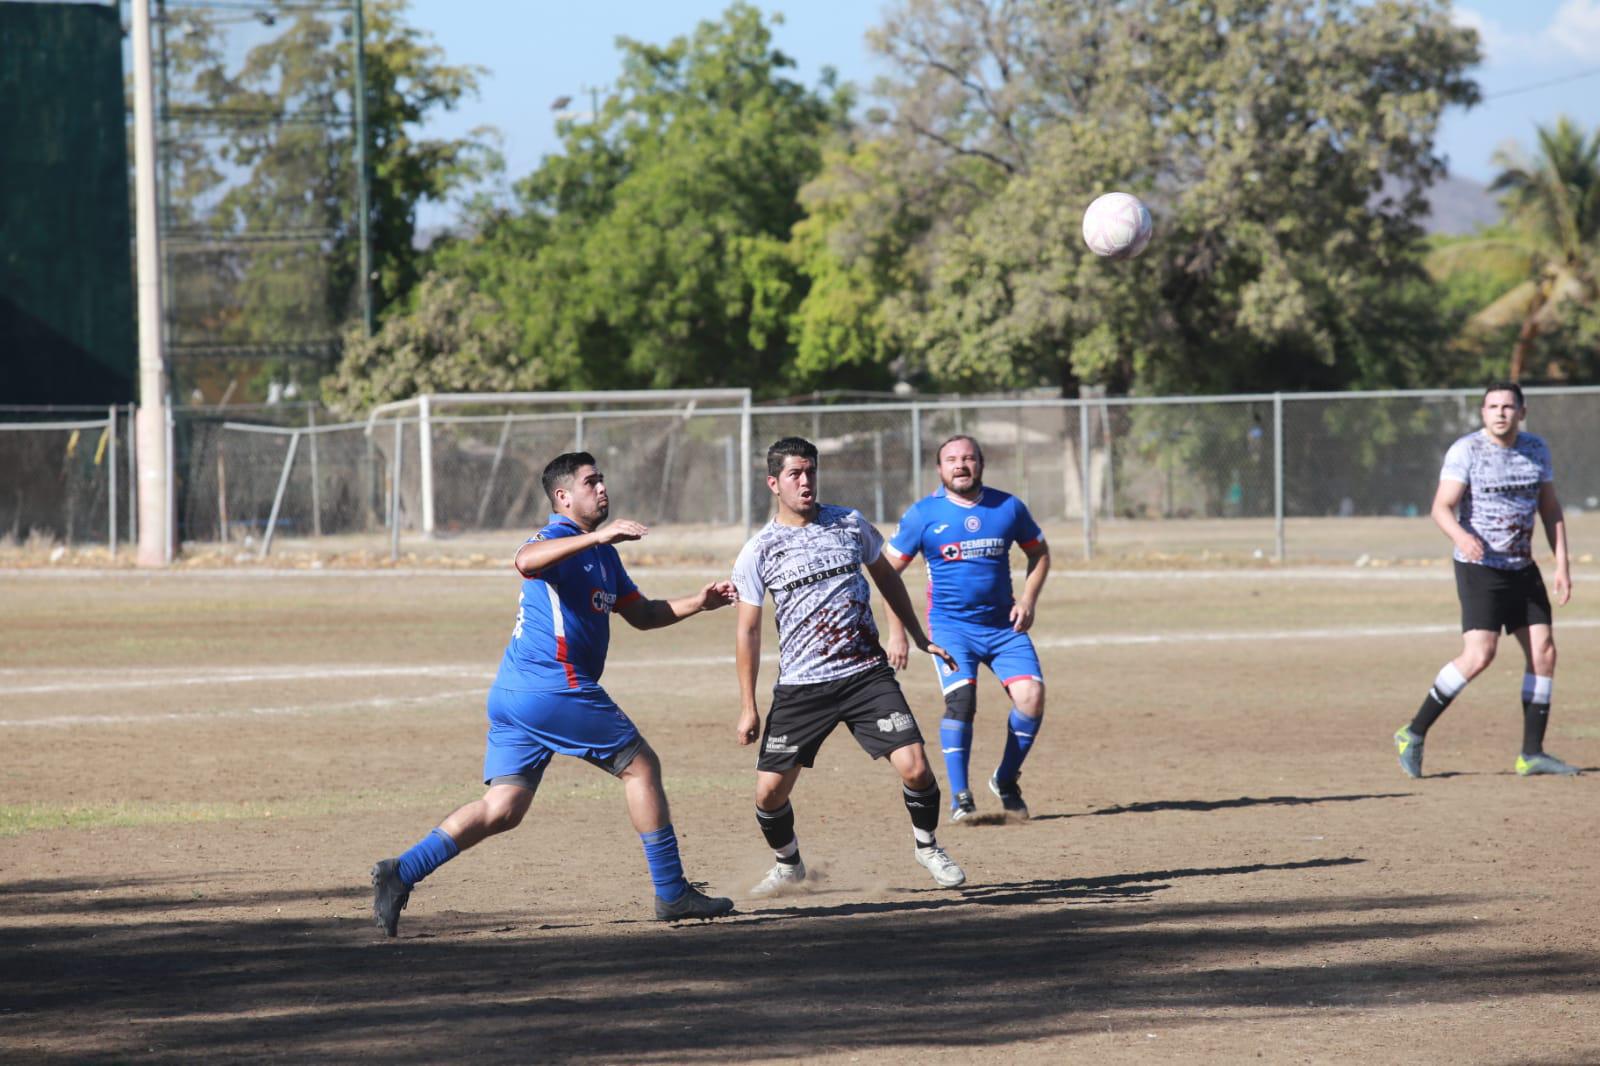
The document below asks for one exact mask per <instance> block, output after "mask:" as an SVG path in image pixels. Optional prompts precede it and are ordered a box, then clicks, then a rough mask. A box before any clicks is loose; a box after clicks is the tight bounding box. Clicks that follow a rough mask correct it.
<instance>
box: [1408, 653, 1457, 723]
mask: <svg viewBox="0 0 1600 1066" xmlns="http://www.w3.org/2000/svg"><path fill="white" fill-rule="evenodd" d="M1466 687H1467V678H1466V676H1465V675H1464V674H1462V672H1461V671H1460V670H1457V669H1456V664H1455V663H1454V662H1448V663H1445V664H1444V668H1443V669H1442V670H1440V671H1439V676H1437V677H1435V678H1434V679H1433V687H1432V688H1430V689H1429V690H1428V694H1427V696H1425V697H1424V698H1423V700H1422V706H1421V707H1418V708H1417V713H1416V716H1415V717H1413V718H1412V719H1411V727H1410V728H1411V731H1412V732H1413V733H1415V734H1416V735H1417V736H1419V737H1423V736H1427V735H1428V730H1429V729H1430V728H1432V726H1433V723H1434V722H1436V721H1438V719H1439V716H1440V715H1441V714H1443V713H1444V709H1445V708H1446V707H1448V706H1450V701H1451V700H1453V699H1455V698H1456V697H1457V696H1458V695H1460V693H1461V690H1462V689H1464V688H1466Z"/></svg>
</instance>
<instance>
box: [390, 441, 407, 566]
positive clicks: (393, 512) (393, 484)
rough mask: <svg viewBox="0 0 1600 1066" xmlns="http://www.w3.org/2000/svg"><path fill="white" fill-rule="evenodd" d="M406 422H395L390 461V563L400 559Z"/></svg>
mask: <svg viewBox="0 0 1600 1066" xmlns="http://www.w3.org/2000/svg"><path fill="white" fill-rule="evenodd" d="M404 434H405V422H404V421H402V420H401V419H398V418H397V419H395V420H394V456H393V457H392V458H391V459H390V460H389V561H390V562H396V561H398V560H399V558H400V453H401V451H402V449H404V448H405V443H406V441H405V435H404Z"/></svg>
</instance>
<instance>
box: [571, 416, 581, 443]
mask: <svg viewBox="0 0 1600 1066" xmlns="http://www.w3.org/2000/svg"><path fill="white" fill-rule="evenodd" d="M572 450H573V451H575V452H581V451H583V415H581V414H579V415H573V416H572Z"/></svg>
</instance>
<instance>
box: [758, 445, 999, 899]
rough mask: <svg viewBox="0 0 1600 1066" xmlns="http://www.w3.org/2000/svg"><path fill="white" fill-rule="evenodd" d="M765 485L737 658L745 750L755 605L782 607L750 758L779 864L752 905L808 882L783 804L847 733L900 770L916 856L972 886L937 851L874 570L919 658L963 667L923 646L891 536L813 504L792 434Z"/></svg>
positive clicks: (775, 448)
mask: <svg viewBox="0 0 1600 1066" xmlns="http://www.w3.org/2000/svg"><path fill="white" fill-rule="evenodd" d="M767 487H768V488H770V489H771V490H772V492H773V494H774V495H775V496H777V498H778V514H777V517H776V518H774V519H773V520H772V521H771V522H769V523H767V525H766V526H765V527H764V528H763V529H762V530H761V531H760V532H759V533H757V534H756V535H755V536H754V537H752V538H751V539H750V542H749V543H748V544H746V545H745V546H744V550H743V551H741V552H740V553H739V558H738V561H737V562H735V563H734V567H733V584H734V588H735V589H736V590H737V591H738V594H739V622H738V636H737V648H736V650H737V660H738V671H739V694H740V699H741V705H742V706H741V711H740V715H739V724H738V727H737V731H738V739H739V743H740V744H743V745H748V744H751V743H753V742H754V741H755V740H756V737H757V734H758V733H759V732H760V728H761V713H760V711H759V710H758V708H757V705H756V675H757V672H758V669H759V667H760V663H761V609H762V604H763V602H764V601H765V600H766V596H767V593H768V592H771V593H772V600H773V603H774V605H775V606H776V608H777V619H776V621H777V624H778V683H777V685H776V686H774V687H773V690H772V706H771V709H770V710H769V712H768V714H767V728H766V732H765V733H761V748H760V752H759V754H758V755H757V758H756V821H757V824H758V825H759V826H760V827H761V833H762V835H763V836H764V837H765V838H766V840H767V844H768V845H769V846H770V847H771V848H772V851H773V855H774V856H775V858H776V859H777V862H776V864H775V865H774V866H773V868H772V869H771V871H769V872H768V874H767V876H766V877H765V878H763V879H762V881H761V882H760V883H759V884H758V885H756V886H755V887H754V888H753V889H751V895H753V896H771V895H776V894H779V893H781V892H784V891H785V890H788V889H790V888H792V887H793V886H795V885H797V884H799V883H800V882H802V881H804V880H805V876H806V868H805V864H804V863H803V862H801V861H800V843H799V841H798V840H797V839H796V837H795V832H794V808H793V806H791V804H790V802H789V795H790V793H791V792H792V791H793V790H794V786H795V782H796V780H798V779H799V777H800V768H801V767H803V766H811V765H813V764H814V763H815V761H816V757H817V751H818V750H819V749H820V748H821V747H822V742H823V741H824V740H826V739H827V737H828V734H829V733H831V732H833V730H834V728H835V727H836V726H838V725H839V724H840V723H843V724H844V725H845V727H846V728H848V729H849V730H850V732H851V734H852V735H853V736H854V737H855V738H856V743H858V744H860V745H861V747H862V748H863V749H864V750H865V751H866V752H867V754H868V755H871V756H872V757H873V758H874V759H878V758H887V759H888V760H889V763H890V765H892V766H893V767H894V768H895V770H896V771H898V773H899V774H900V781H901V795H902V797H903V798H904V800H905V805H906V810H907V812H908V813H909V814H910V815H911V827H912V837H913V842H914V850H913V854H914V855H915V857H916V860H917V862H919V863H921V864H922V866H923V867H924V868H926V869H927V871H928V872H929V873H930V874H932V875H933V879H934V881H935V882H936V883H937V884H939V885H940V886H941V887H944V888H955V887H956V886H958V885H960V884H962V883H963V882H964V881H966V879H967V875H966V874H965V873H963V872H962V870H961V867H959V866H957V865H956V864H955V861H954V860H952V859H951V858H950V856H949V855H948V854H946V853H945V851H944V849H943V848H941V847H939V844H938V841H937V840H936V839H935V837H934V831H935V830H936V829H937V828H938V825H939V807H940V797H939V781H938V779H937V778H935V777H934V776H933V771H932V770H931V769H929V768H928V756H927V753H926V752H925V751H924V750H923V745H922V733H921V732H920V731H919V730H918V729H917V721H916V719H915V718H914V717H912V714H911V708H910V707H909V706H908V705H907V704H906V699H905V696H904V695H903V694H902V693H901V692H900V685H899V682H897V681H896V680H895V676H894V670H893V669H892V668H891V667H890V666H889V663H888V658H887V656H886V655H885V654H884V651H883V648H882V647H881V646H880V645H879V643H878V627H877V625H876V624H875V623H874V622H873V619H872V603H871V594H870V593H869V591H868V589H867V582H866V578H864V577H863V576H862V573H861V568H862V567H863V566H865V567H866V569H867V573H869V574H871V575H872V580H873V582H874V583H875V584H876V585H877V586H878V591H879V592H880V593H882V595H883V599H884V602H885V603H886V604H888V606H889V609H890V610H892V611H894V613H895V614H896V615H897V616H898V617H899V619H900V622H901V624H902V625H904V626H905V629H906V632H907V633H909V634H910V636H911V641H912V643H913V644H915V645H916V646H917V647H918V648H919V649H921V650H922V651H926V652H929V653H931V654H933V655H935V656H937V657H938V658H940V659H942V660H943V661H944V662H945V663H947V664H948V665H949V666H951V667H952V668H953V667H954V666H955V662H954V660H952V659H951V658H950V656H949V654H948V653H947V652H945V651H944V650H943V649H942V648H940V647H938V646H937V645H934V644H932V643H930V642H929V641H928V636H927V634H926V633H924V632H923V630H922V625H921V623H919V622H918V621H917V616H916V612H915V611H913V610H912V608H911V598H910V597H909V596H907V595H906V588H905V585H904V584H903V583H902V582H901V580H900V575H899V573H898V572H897V571H896V570H895V569H894V567H893V566H891V565H889V560H888V559H887V558H885V557H884V555H883V538H882V537H881V536H880V535H879V534H878V531H877V530H876V529H874V528H873V527H872V525H871V523H869V522H868V521H867V520H866V518H865V517H863V516H862V514H861V512H860V511H856V510H853V509H851V508H848V507H830V506H826V505H824V504H821V503H819V502H818V500H817V449H816V446H815V445H813V444H812V443H811V442H810V441H807V440H802V439H801V438H799V437H785V438H783V439H782V440H780V441H777V442H776V443H774V444H773V445H772V447H771V448H769V449H767Z"/></svg>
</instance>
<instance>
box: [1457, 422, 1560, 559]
mask: <svg viewBox="0 0 1600 1066" xmlns="http://www.w3.org/2000/svg"><path fill="white" fill-rule="evenodd" d="M1439 480H1441V481H1459V482H1461V483H1462V484H1463V485H1465V486H1466V487H1467V491H1466V492H1464V493H1462V495H1461V503H1460V504H1458V505H1457V507H1456V518H1457V519H1458V520H1459V521H1460V522H1461V524H1462V525H1463V526H1464V527H1466V530H1467V532H1469V533H1472V534H1473V535H1474V536H1476V537H1477V538H1478V539H1479V540H1481V541H1483V548H1484V551H1483V559H1482V563H1483V565H1484V566H1489V567H1493V568H1494V569H1496V570H1521V569H1523V568H1524V567H1526V566H1529V565H1530V564H1532V562H1533V526H1534V518H1535V516H1537V515H1538V513H1539V486H1540V485H1543V484H1544V483H1545V482H1548V481H1553V480H1555V472H1554V470H1553V468H1552V467H1551V464H1550V449H1549V448H1548V447H1546V446H1545V443H1544V441H1543V440H1542V439H1540V438H1539V437H1536V436H1534V435H1533V434H1532V433H1518V434H1517V439H1516V441H1515V442H1514V443H1513V444H1512V445H1511V447H1509V448H1502V447H1500V445H1498V444H1496V443H1495V442H1494V441H1493V440H1491V439H1490V438H1489V435H1488V434H1487V433H1485V432H1483V431H1482V430H1480V431H1478V432H1476V433H1468V434H1467V435H1466V436H1465V437H1462V438H1461V439H1460V440H1458V441H1456V442H1455V443H1454V444H1452V445H1450V450H1449V451H1448V452H1446V453H1445V456H1444V469H1443V470H1441V471H1440V472H1439ZM1451 554H1452V555H1453V556H1454V558H1455V559H1456V560H1457V561H1458V562H1463V563H1465V562H1470V561H1471V560H1468V559H1466V558H1464V557H1463V556H1462V554H1461V553H1460V552H1459V551H1457V552H1452V553H1451Z"/></svg>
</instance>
